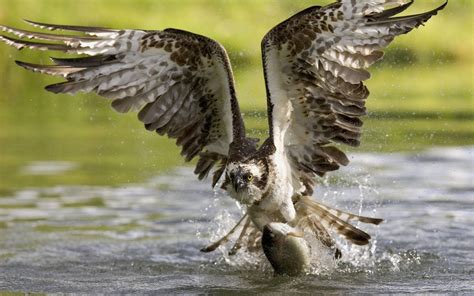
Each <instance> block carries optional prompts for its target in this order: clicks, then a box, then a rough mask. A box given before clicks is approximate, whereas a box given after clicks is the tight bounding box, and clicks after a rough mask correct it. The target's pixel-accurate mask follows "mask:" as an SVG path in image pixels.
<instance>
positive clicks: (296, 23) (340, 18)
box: [262, 0, 447, 193]
mask: <svg viewBox="0 0 474 296" xmlns="http://www.w3.org/2000/svg"><path fill="white" fill-rule="evenodd" d="M412 3H413V1H410V2H408V3H405V1H403V0H360V1H353V0H352V1H351V0H340V1H338V2H337V3H334V4H331V5H328V6H325V7H311V8H308V9H306V10H304V11H302V12H300V13H298V14H296V15H295V16H293V17H291V18H290V19H288V20H286V21H285V22H283V23H281V24H280V25H278V26H276V27H275V28H273V29H272V30H271V31H270V32H269V33H268V34H267V35H266V36H265V37H264V39H263V41H262V54H263V63H264V70H265V82H266V86H267V99H268V112H269V115H268V117H269V124H270V137H271V138H273V142H274V144H275V147H276V148H277V149H281V150H283V151H284V153H285V155H286V157H287V158H288V160H289V162H290V165H291V167H292V171H293V183H294V185H295V186H296V188H299V185H301V183H303V184H304V185H305V187H306V189H307V190H308V192H307V193H310V192H311V191H312V187H313V182H314V177H315V175H320V176H322V175H324V174H325V173H326V172H328V171H333V170H336V169H338V168H339V166H341V165H347V164H348V163H349V160H348V159H347V157H346V155H345V154H344V153H343V152H341V151H340V150H339V149H337V148H336V147H334V146H331V144H333V143H342V144H348V145H351V146H358V145H359V143H360V142H359V141H360V135H361V127H362V121H361V119H360V117H361V116H363V115H365V114H366V108H365V100H366V99H367V97H368V95H369V91H368V90H367V88H366V87H365V86H364V84H363V81H364V80H367V79H368V78H369V77H370V74H369V72H368V71H367V70H366V69H367V68H368V67H369V66H371V65H372V64H373V63H375V62H376V61H378V60H379V59H381V58H382V56H383V52H382V50H383V49H384V48H385V47H386V46H388V45H389V44H390V43H391V42H392V41H393V39H394V38H395V37H396V36H398V35H401V34H405V33H408V32H410V31H411V30H412V29H414V28H416V27H418V26H420V25H422V24H423V23H424V22H426V21H427V20H428V19H430V17H432V16H433V15H436V14H437V12H438V11H439V10H441V9H443V8H444V7H445V6H446V4H447V2H446V3H445V4H443V5H442V6H440V7H438V8H437V9H435V10H433V11H429V12H426V13H422V14H417V15H410V16H402V17H396V16H395V15H396V14H398V13H400V12H402V11H404V10H405V9H407V8H408V7H409V6H410V5H411V4H412ZM388 7H391V8H388Z"/></svg>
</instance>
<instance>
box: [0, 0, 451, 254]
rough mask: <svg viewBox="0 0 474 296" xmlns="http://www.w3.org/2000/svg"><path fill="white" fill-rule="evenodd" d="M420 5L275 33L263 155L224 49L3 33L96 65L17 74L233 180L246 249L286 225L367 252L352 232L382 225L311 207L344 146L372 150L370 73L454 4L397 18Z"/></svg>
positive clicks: (114, 34) (164, 35)
mask: <svg viewBox="0 0 474 296" xmlns="http://www.w3.org/2000/svg"><path fill="white" fill-rule="evenodd" d="M412 3H413V1H409V2H406V1H403V0H360V1H355V0H339V1H337V2H336V3H333V4H330V5H327V6H324V7H321V6H313V7H310V8H307V9H305V10H303V11H301V12H299V13H297V14H296V15H294V16H292V17H291V18H289V19H288V20H286V21H284V22H282V23H281V24H279V25H277V26H276V27H274V28H273V29H271V30H270V32H268V34H266V35H265V37H264V38H263V40H262V46H261V47H262V58H263V67H264V77H265V86H266V94H267V105H268V123H269V135H268V138H267V139H266V140H265V141H264V142H263V144H262V145H260V146H258V145H257V144H258V141H257V140H255V139H252V138H249V137H248V136H247V134H246V131H245V126H244V121H243V119H242V116H241V113H240V109H239V104H238V102H237V96H236V91H235V87H234V80H233V74H232V70H231V66H230V62H229V58H228V56H227V53H226V51H225V49H224V48H223V47H222V46H221V45H220V44H219V43H218V42H216V41H214V40H212V39H209V38H207V37H204V36H201V35H197V34H194V33H190V32H186V31H182V30H178V29H165V30H162V31H161V30H156V31H149V30H116V29H109V28H102V27H83V26H69V25H52V24H45V23H38V22H31V21H28V23H30V24H31V25H33V26H35V27H38V28H40V29H47V30H52V31H53V30H65V31H72V32H77V33H78V34H75V35H70V34H52V33H45V32H32V31H25V30H21V29H16V28H11V27H7V26H1V27H0V28H1V29H2V30H3V31H4V32H7V33H9V34H11V35H14V36H16V38H15V37H8V36H1V37H0V40H2V41H4V42H5V43H7V44H8V45H11V46H13V47H15V48H17V49H23V48H30V49H37V50H51V51H61V52H66V53H71V54H81V55H85V57H76V58H67V59H65V58H52V61H53V62H54V65H38V64H31V63H25V62H19V61H18V62H17V64H18V65H20V66H22V67H24V68H26V69H28V70H32V71H35V72H40V73H43V74H48V75H55V76H62V77H64V78H65V79H66V81H64V82H61V83H57V84H53V85H49V86H47V87H46V90H48V91H50V92H53V93H68V94H75V93H77V92H81V91H82V92H95V93H97V94H98V95H100V96H102V97H105V98H107V99H110V100H111V102H112V103H111V104H112V108H114V109H115V110H116V111H118V112H121V113H125V112H129V111H139V112H138V118H139V120H140V121H141V122H143V123H144V125H145V128H146V129H147V130H149V131H156V132H157V133H158V134H160V135H167V136H168V137H170V138H173V139H176V144H177V145H178V146H181V147H182V151H181V154H182V155H183V156H184V157H185V159H186V161H191V160H193V159H195V158H197V165H196V168H195V170H194V172H195V173H196V175H197V176H198V178H199V179H203V178H205V177H206V176H208V175H209V173H210V172H211V171H212V175H213V177H212V186H213V187H214V186H216V184H217V183H218V182H219V180H221V179H223V182H222V188H223V189H224V190H225V191H227V192H228V194H229V195H230V196H231V197H232V198H234V199H236V200H237V201H238V202H240V203H241V204H243V205H245V206H246V207H247V214H246V215H245V216H244V217H243V219H242V220H241V221H240V222H239V223H238V224H237V225H236V227H237V226H238V225H240V224H241V223H242V222H243V221H245V223H244V226H243V230H242V234H241V238H242V237H243V235H245V232H246V231H248V229H252V228H254V229H252V230H251V234H252V233H254V234H255V233H258V232H259V231H260V232H261V231H262V230H263V228H264V227H265V225H267V224H269V223H271V222H278V223H287V224H288V225H291V227H296V226H298V227H301V228H303V227H304V225H306V226H307V227H312V229H313V230H314V232H315V233H316V234H318V235H319V236H320V237H321V239H322V240H323V241H326V242H327V245H329V246H331V245H333V242H332V240H331V239H330V237H329V236H328V234H327V228H332V229H335V230H336V231H337V232H339V233H342V234H343V235H345V236H346V238H348V239H350V240H351V241H353V242H355V243H358V244H365V243H367V242H368V239H369V238H370V236H368V234H366V233H364V232H362V231H360V230H358V229H357V228H355V227H353V226H351V225H350V224H348V223H347V221H349V220H351V219H352V220H353V219H356V220H359V221H362V222H368V223H374V224H378V223H380V222H381V220H380V219H372V218H366V217H360V216H356V215H352V214H349V213H343V212H340V211H337V210H335V209H331V208H329V207H326V206H323V205H321V204H319V203H316V202H313V201H312V200H311V199H309V198H308V196H310V195H311V194H312V193H313V187H314V186H315V182H316V179H317V177H318V176H323V175H325V174H326V173H327V172H329V171H334V170H337V169H338V168H339V167H340V166H345V165H347V164H348V163H349V160H348V158H347V157H346V155H345V154H344V153H343V152H342V151H341V150H339V148H338V146H334V144H347V145H350V146H358V145H359V143H360V135H361V127H362V121H361V119H360V118H361V116H363V115H365V114H366V108H365V101H366V99H367V97H368V95H369V91H368V90H367V88H366V86H365V85H364V83H363V82H364V81H365V80H367V79H368V78H369V77H370V74H369V72H368V71H367V68H368V67H369V66H371V65H372V64H374V63H375V62H376V61H378V60H380V59H381V58H382V56H383V49H384V48H385V47H387V46H388V45H389V44H390V43H391V42H392V41H393V40H394V38H395V37H396V36H398V35H401V34H405V33H408V32H410V31H411V30H412V29H414V28H416V27H418V26H420V25H422V24H423V23H425V22H426V21H428V20H429V19H430V18H431V17H432V16H434V15H436V14H437V12H438V11H439V10H441V9H443V8H444V7H445V6H446V4H447V2H446V3H444V4H443V5H442V6H440V7H438V8H436V9H434V10H432V11H429V12H425V13H421V14H417V15H408V16H396V15H397V14H399V13H401V12H403V11H404V10H406V9H407V8H408V7H409V6H410V5H411V4H412ZM25 39H29V40H25ZM38 40H43V41H38ZM44 41H46V42H44ZM308 217H311V219H310V221H308ZM308 225H309V226H308ZM351 227H352V228H351ZM234 230H235V229H234ZM231 232H233V231H231ZM241 238H239V241H240V239H241ZM226 239H227V236H226V237H224V238H223V240H220V241H219V242H218V243H217V244H214V245H211V246H210V247H208V248H206V249H205V250H212V249H213V248H215V247H216V246H217V245H218V244H219V243H221V242H223V241H225V240H226ZM234 247H235V248H233V250H236V249H237V248H238V247H239V245H238V244H236V246H234Z"/></svg>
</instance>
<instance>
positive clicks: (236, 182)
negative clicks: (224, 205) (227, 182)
mask: <svg viewBox="0 0 474 296" xmlns="http://www.w3.org/2000/svg"><path fill="white" fill-rule="evenodd" d="M232 185H233V186H234V190H235V192H240V191H241V190H242V189H243V188H244V187H245V182H244V180H243V179H242V177H240V176H235V178H234V179H233V180H232Z"/></svg>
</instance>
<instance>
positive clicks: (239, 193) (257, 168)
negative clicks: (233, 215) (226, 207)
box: [222, 160, 268, 205]
mask: <svg viewBox="0 0 474 296" xmlns="http://www.w3.org/2000/svg"><path fill="white" fill-rule="evenodd" d="M267 180H268V167H267V165H266V164H265V163H264V162H263V161H255V160H250V161H246V162H232V163H230V164H228V165H227V168H226V174H225V181H224V183H223V184H222V187H223V188H224V189H225V190H226V191H227V192H228V193H229V194H230V196H231V197H232V198H234V199H236V200H237V201H239V202H240V203H242V204H246V205H252V204H254V203H256V202H258V201H260V200H261V199H262V195H263V193H264V192H265V188H266V185H267Z"/></svg>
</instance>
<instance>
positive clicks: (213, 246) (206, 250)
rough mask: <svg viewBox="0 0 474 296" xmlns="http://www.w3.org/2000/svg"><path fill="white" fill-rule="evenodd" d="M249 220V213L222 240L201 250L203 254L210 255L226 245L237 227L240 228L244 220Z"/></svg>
mask: <svg viewBox="0 0 474 296" xmlns="http://www.w3.org/2000/svg"><path fill="white" fill-rule="evenodd" d="M245 218H247V213H246V214H245V215H244V216H243V217H242V218H241V219H240V220H239V222H237V224H235V226H234V227H233V228H232V229H231V230H230V231H229V232H228V233H227V234H226V235H224V236H223V237H222V238H221V239H219V240H218V241H216V242H214V243H212V244H210V245H207V246H206V247H204V248H202V249H201V252H205V253H209V252H212V251H214V250H215V249H217V248H218V247H219V246H220V245H222V244H223V243H226V242H227V241H228V240H229V237H230V236H231V235H232V234H233V233H234V232H235V230H236V229H237V227H239V225H240V224H241V223H242V221H244V219H245Z"/></svg>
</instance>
